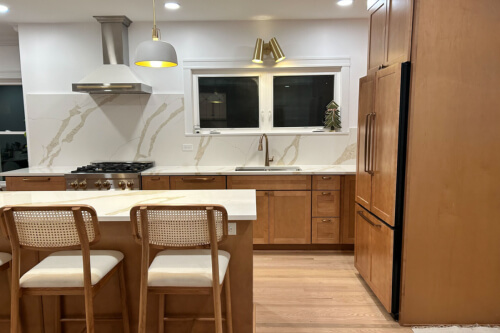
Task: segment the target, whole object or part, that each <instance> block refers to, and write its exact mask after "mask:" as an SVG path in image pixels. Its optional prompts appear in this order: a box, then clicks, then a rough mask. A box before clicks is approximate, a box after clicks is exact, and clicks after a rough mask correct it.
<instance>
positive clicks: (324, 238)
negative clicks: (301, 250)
mask: <svg viewBox="0 0 500 333" xmlns="http://www.w3.org/2000/svg"><path fill="white" fill-rule="evenodd" d="M312 243H313V244H339V243H340V220H339V219H338V218H313V219H312Z"/></svg>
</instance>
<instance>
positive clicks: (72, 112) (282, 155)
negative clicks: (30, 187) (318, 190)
mask: <svg viewBox="0 0 500 333" xmlns="http://www.w3.org/2000/svg"><path fill="white" fill-rule="evenodd" d="M25 104H26V110H27V128H28V153H29V162H30V166H77V165H84V164H87V163H89V162H91V161H98V160H105V161H111V160H118V161H124V160H127V161H128V160H134V161H137V160H142V161H145V160H151V161H155V162H156V165H165V166H168V165H180V166H197V165H199V166H202V165H205V166H219V165H220V166H223V165H235V166H237V165H263V163H264V152H261V151H258V150H257V147H258V141H259V135H248V136H195V137H193V136H189V137H187V136H185V134H184V95H181V94H175V95H174V94H169V95H86V94H59V95H53V94H29V95H27V96H26V103H25ZM183 144H193V148H194V149H193V151H190V152H184V151H182V145H183ZM269 155H270V156H273V155H274V163H272V164H273V165H292V164H296V165H332V164H344V165H345V164H355V158H356V129H351V130H350V131H349V133H348V134H347V135H289V136H288V135H286V136H270V137H269Z"/></svg>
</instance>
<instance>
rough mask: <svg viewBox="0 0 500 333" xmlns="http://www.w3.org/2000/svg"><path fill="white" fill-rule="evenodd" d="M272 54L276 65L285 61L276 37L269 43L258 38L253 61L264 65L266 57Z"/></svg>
mask: <svg viewBox="0 0 500 333" xmlns="http://www.w3.org/2000/svg"><path fill="white" fill-rule="evenodd" d="M271 53H272V54H273V58H274V61H275V62H276V63H278V62H280V61H283V60H285V58H286V57H285V54H284V53H283V50H282V49H281V47H280V45H279V44H278V41H277V40H276V38H275V37H273V38H271V40H270V41H269V43H264V41H263V40H262V38H257V42H256V43H255V49H254V51H253V58H252V61H253V62H254V63H256V64H262V63H263V62H264V55H268V54H271Z"/></svg>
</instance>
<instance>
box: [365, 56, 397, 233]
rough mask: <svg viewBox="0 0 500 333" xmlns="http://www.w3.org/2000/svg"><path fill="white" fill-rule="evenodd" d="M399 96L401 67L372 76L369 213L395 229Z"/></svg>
mask: <svg viewBox="0 0 500 333" xmlns="http://www.w3.org/2000/svg"><path fill="white" fill-rule="evenodd" d="M400 95H401V64H396V65H393V66H390V67H388V68H386V69H383V70H380V71H378V72H377V73H376V75H375V114H374V115H373V116H372V119H371V122H370V125H371V127H372V128H371V131H372V132H371V134H372V135H373V140H372V142H371V144H372V147H371V149H372V153H371V154H369V155H370V161H369V163H368V164H369V165H370V172H371V173H372V197H371V206H370V210H371V212H372V213H373V214H375V215H376V216H377V217H378V218H380V219H381V220H383V221H384V222H385V223H387V224H389V225H391V226H395V208H396V180H397V166H398V163H397V159H398V139H399V116H400V103H401V100H400V97H401V96H400Z"/></svg>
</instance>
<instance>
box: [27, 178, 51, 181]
mask: <svg viewBox="0 0 500 333" xmlns="http://www.w3.org/2000/svg"><path fill="white" fill-rule="evenodd" d="M23 182H50V178H42V179H40V178H37V179H32V178H23Z"/></svg>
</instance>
